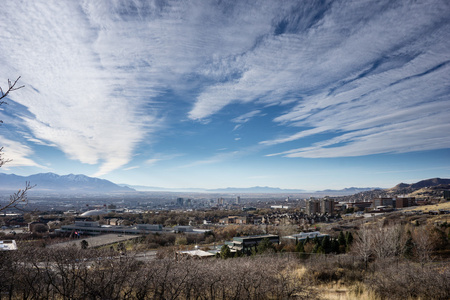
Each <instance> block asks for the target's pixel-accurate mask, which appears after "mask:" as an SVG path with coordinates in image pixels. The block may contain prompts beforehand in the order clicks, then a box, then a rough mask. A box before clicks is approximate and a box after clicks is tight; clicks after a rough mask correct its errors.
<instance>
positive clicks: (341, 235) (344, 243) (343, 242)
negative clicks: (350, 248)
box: [338, 231, 347, 246]
mask: <svg viewBox="0 0 450 300" xmlns="http://www.w3.org/2000/svg"><path fill="white" fill-rule="evenodd" d="M338 242H339V246H347V241H346V240H345V235H344V232H343V231H341V232H339V237H338Z"/></svg>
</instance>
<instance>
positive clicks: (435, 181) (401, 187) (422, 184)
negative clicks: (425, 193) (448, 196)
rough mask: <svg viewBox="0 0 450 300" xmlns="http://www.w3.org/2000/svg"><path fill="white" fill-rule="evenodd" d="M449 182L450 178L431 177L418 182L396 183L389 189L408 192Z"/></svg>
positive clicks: (396, 191)
mask: <svg viewBox="0 0 450 300" xmlns="http://www.w3.org/2000/svg"><path fill="white" fill-rule="evenodd" d="M449 184H450V179H441V178H431V179H426V180H421V181H419V182H416V183H412V184H406V183H400V184H397V185H396V186H395V187H393V188H391V189H389V191H392V192H395V193H404V194H409V193H412V192H414V191H416V190H418V189H422V188H430V187H435V186H440V185H449Z"/></svg>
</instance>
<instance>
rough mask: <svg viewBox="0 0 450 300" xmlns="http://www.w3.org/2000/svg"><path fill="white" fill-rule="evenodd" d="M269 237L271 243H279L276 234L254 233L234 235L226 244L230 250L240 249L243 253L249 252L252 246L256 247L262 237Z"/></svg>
mask: <svg viewBox="0 0 450 300" xmlns="http://www.w3.org/2000/svg"><path fill="white" fill-rule="evenodd" d="M266 238H267V239H269V241H270V242H271V243H274V244H279V243H280V237H279V236H278V235H273V234H266V235H254V236H240V237H234V238H233V240H232V241H231V242H228V246H229V247H230V249H231V250H236V251H242V252H243V253H250V252H251V250H252V249H253V248H255V249H256V247H257V246H258V244H259V243H260V242H261V241H262V240H263V239H266Z"/></svg>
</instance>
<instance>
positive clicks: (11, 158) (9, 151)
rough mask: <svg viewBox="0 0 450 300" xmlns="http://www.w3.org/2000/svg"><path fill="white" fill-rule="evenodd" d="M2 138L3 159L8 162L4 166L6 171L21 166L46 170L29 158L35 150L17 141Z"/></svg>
mask: <svg viewBox="0 0 450 300" xmlns="http://www.w3.org/2000/svg"><path fill="white" fill-rule="evenodd" d="M0 137H1V141H2V147H4V149H3V158H4V159H5V160H6V164H4V165H3V166H2V168H4V169H9V168H10V167H21V166H33V167H39V168H43V169H46V167H45V166H42V165H40V164H38V163H36V162H35V161H34V160H32V159H30V158H29V157H30V156H31V155H32V154H33V150H32V149H31V148H30V147H27V146H25V145H23V144H21V143H18V142H16V141H12V140H9V139H7V138H5V137H3V136H0Z"/></svg>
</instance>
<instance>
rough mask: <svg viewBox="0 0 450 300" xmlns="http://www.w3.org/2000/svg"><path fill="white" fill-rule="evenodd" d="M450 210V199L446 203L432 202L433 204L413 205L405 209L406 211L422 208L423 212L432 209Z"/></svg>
mask: <svg viewBox="0 0 450 300" xmlns="http://www.w3.org/2000/svg"><path fill="white" fill-rule="evenodd" d="M439 209H444V210H450V201H447V202H444V203H438V204H432V205H422V206H413V207H409V208H405V209H403V210H404V211H418V210H421V211H423V212H428V211H430V210H439Z"/></svg>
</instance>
